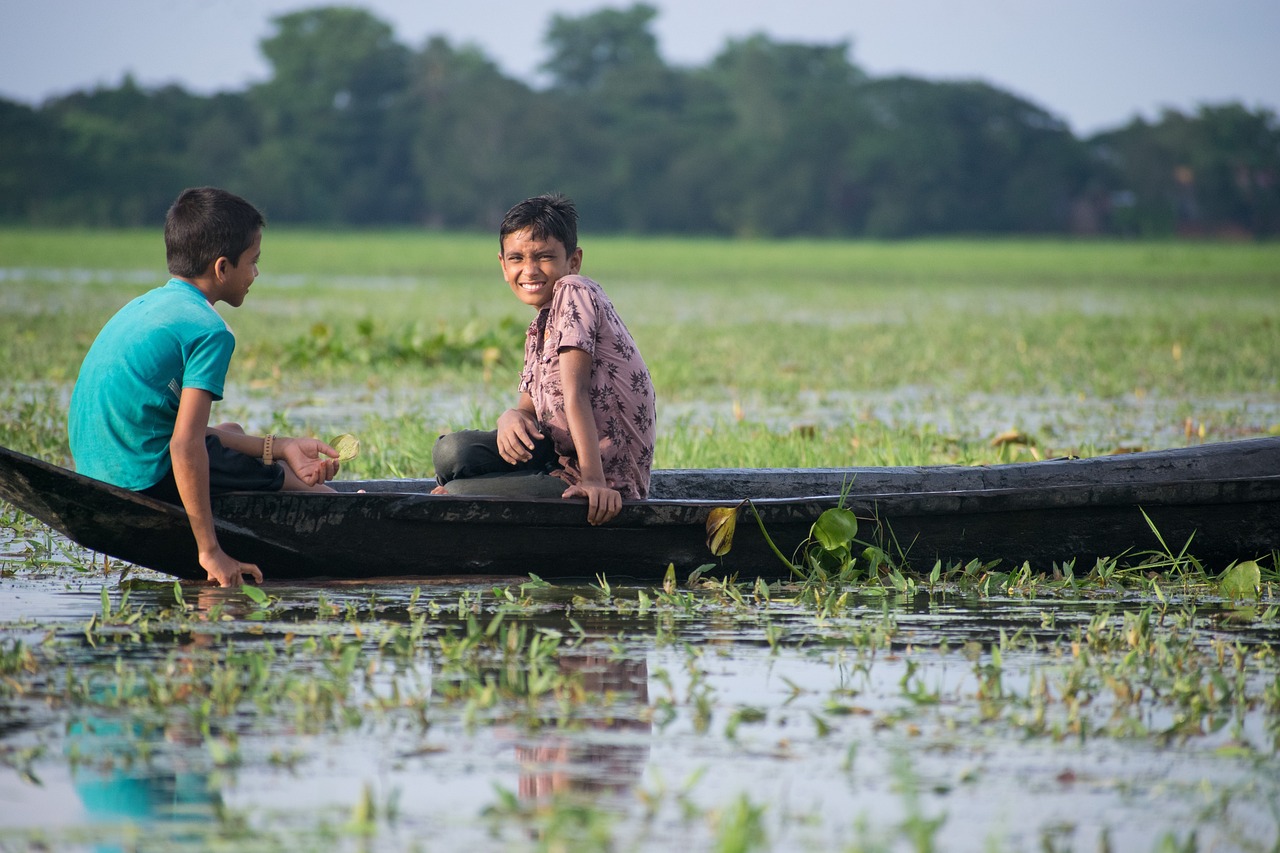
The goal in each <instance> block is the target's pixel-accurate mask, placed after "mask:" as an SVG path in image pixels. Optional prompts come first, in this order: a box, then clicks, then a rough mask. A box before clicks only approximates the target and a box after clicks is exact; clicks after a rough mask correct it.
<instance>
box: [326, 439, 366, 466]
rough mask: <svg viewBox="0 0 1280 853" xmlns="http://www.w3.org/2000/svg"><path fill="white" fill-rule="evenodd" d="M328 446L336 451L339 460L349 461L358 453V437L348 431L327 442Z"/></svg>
mask: <svg viewBox="0 0 1280 853" xmlns="http://www.w3.org/2000/svg"><path fill="white" fill-rule="evenodd" d="M329 446H330V447H332V448H333V449H334V450H336V451H338V461H339V462H350V461H351V460H352V459H355V458H356V456H358V455H359V454H360V439H358V438H356V437H355V436H354V435H351V434H349V433H345V432H344V433H343V434H342V435H340V436H338V437H337V438H335V439H333V440H332V441H330V442H329Z"/></svg>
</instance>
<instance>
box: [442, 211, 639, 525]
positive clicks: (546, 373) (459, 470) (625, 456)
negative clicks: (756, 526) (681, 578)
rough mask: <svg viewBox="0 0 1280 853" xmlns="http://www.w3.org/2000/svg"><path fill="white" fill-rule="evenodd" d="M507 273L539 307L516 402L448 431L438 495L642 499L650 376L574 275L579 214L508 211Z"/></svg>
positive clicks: (609, 312)
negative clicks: (489, 424) (482, 425)
mask: <svg viewBox="0 0 1280 853" xmlns="http://www.w3.org/2000/svg"><path fill="white" fill-rule="evenodd" d="M498 243H499V246H500V247H501V250H502V251H501V253H500V254H499V256H498V259H499V261H500V262H501V264H502V274H503V278H505V279H506V281H507V284H508V285H509V286H510V287H511V292H512V293H514V294H515V295H516V298H517V299H519V300H520V301H521V302H523V303H524V304H526V305H528V306H530V307H532V308H534V309H535V310H536V311H537V312H538V313H537V316H536V317H535V318H534V321H533V322H532V323H531V324H530V325H529V329H528V332H527V333H526V337H525V348H524V370H523V372H522V373H521V375H520V400H519V402H518V403H517V404H516V407H515V408H513V409H508V410H507V411H505V412H503V413H502V415H501V416H500V417H499V418H498V428H497V430H491V431H484V430H463V431H461V432H454V433H449V434H447V435H443V436H441V437H440V438H439V440H438V441H437V442H436V446H435V448H434V449H433V451H432V459H433V461H434V464H435V470H436V482H437V483H438V484H439V486H438V488H437V489H436V492H437V493H440V494H451V495H499V496H559V497H565V498H586V500H587V520H588V521H589V522H590V523H592V524H603V523H604V522H606V521H609V520H610V519H612V518H613V517H614V516H616V515H617V514H618V512H619V511H620V510H621V509H622V501H623V499H624V498H626V499H643V498H646V497H648V495H649V471H650V468H651V467H652V465H653V447H654V435H655V415H656V412H655V402H654V393H653V382H652V380H651V379H650V377H649V369H648V367H646V366H645V363H644V359H643V358H642V357H641V355H640V350H639V349H638V348H637V347H636V343H635V340H634V339H632V337H631V333H630V332H628V331H627V327H626V326H625V325H624V324H623V322H622V320H621V318H619V317H618V313H617V311H616V310H614V307H613V303H612V302H610V301H609V297H608V296H606V295H605V292H604V290H603V289H602V288H601V287H600V285H598V284H596V283H595V282H594V281H592V280H591V279H589V278H586V277H585V276H582V275H579V274H578V273H579V271H580V270H581V269H582V248H581V247H580V246H579V245H578V214H577V210H576V209H575V208H574V206H573V202H571V201H569V199H567V198H565V197H564V196H563V195H560V194H558V193H555V194H548V195H541V196H537V197H536V198H531V199H526V200H525V201H522V202H520V203H519V204H517V205H516V206H515V207H513V208H511V210H509V211H507V215H506V217H505V218H504V219H503V222H502V228H501V230H500V231H499V236H498Z"/></svg>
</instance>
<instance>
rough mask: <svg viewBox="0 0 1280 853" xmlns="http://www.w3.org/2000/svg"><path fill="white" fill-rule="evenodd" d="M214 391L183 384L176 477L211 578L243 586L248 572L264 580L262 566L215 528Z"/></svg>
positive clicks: (173, 444)
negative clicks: (245, 559)
mask: <svg viewBox="0 0 1280 853" xmlns="http://www.w3.org/2000/svg"><path fill="white" fill-rule="evenodd" d="M212 406H213V395H212V394H210V393H209V392H208V391H205V390H202V389H200V388H183V389H182V396H181V397H179V398H178V419H177V422H176V423H175V424H174V426H173V438H172V439H171V440H170V442H169V455H170V457H171V458H172V460H173V479H174V482H176V483H177V485H178V494H179V495H180V496H181V497H182V506H183V508H184V509H186V511H187V518H188V519H189V520H190V522H191V533H192V534H193V535H194V536H195V539H196V549H197V551H198V553H199V558H200V567H201V568H203V569H204V570H205V571H206V572H207V573H208V574H209V580H213V581H217V582H218V585H219V586H240V584H241V583H243V582H244V576H245V575H248V576H249V577H251V578H253V579H254V580H255V581H257V582H259V583H261V582H262V570H261V569H259V568H258V567H257V566H255V565H254V564H253V563H242V562H240V561H239V560H237V559H235V558H234V557H232V556H231V555H229V554H227V553H226V552H225V551H223V550H222V546H221V545H219V544H218V535H217V533H216V532H215V531H214V528H213V508H212V506H211V502H210V499H209V452H208V450H206V449H205V444H204V437H205V431H206V429H207V427H208V425H209V409H210V408H211V407H212Z"/></svg>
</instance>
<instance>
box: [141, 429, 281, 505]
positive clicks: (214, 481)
mask: <svg viewBox="0 0 1280 853" xmlns="http://www.w3.org/2000/svg"><path fill="white" fill-rule="evenodd" d="M204 446H205V448H206V449H207V450H208V451H209V494H212V495H223V494H226V493H227V492H278V491H280V487H281V486H283V485H284V469H283V468H281V467H280V463H279V462H275V463H273V464H271V465H263V464H262V460H261V459H258V458H256V457H253V456H246V455H245V454H243V453H241V452H240V451H238V450H229V449H228V448H226V447H223V446H222V442H221V441H219V440H218V438H217V436H212V435H207V436H205V438H204ZM141 491H142V494H144V495H148V496H150V497H153V498H159V499H160V500H162V501H168V502H169V503H175V504H181V503H182V497H181V496H180V495H179V494H178V482H177V481H176V480H175V479H174V478H173V468H172V467H170V468H169V470H168V472H167V473H166V474H165V475H164V476H163V477H162V478H161V479H160V482H158V483H156V484H155V485H154V486H151V487H150V488H147V489H142V490H141Z"/></svg>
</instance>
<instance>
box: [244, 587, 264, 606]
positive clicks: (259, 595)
mask: <svg viewBox="0 0 1280 853" xmlns="http://www.w3.org/2000/svg"><path fill="white" fill-rule="evenodd" d="M240 591H241V592H243V593H244V594H245V596H246V597H247V598H249V599H251V600H252V601H253V602H254V603H256V604H266V603H267V594H266V593H265V592H263V591H262V590H261V589H259V588H258V587H256V586H250V585H249V584H245V585H244V586H242V587H240Z"/></svg>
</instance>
